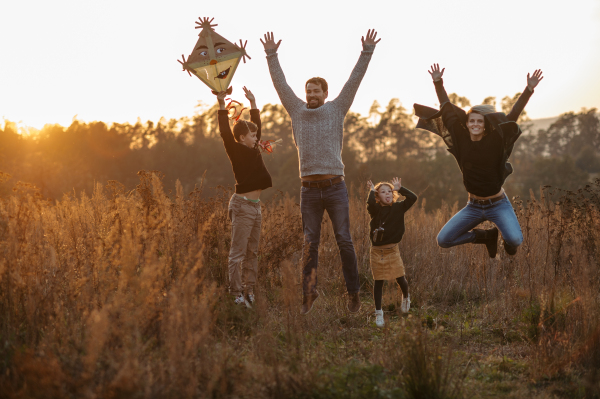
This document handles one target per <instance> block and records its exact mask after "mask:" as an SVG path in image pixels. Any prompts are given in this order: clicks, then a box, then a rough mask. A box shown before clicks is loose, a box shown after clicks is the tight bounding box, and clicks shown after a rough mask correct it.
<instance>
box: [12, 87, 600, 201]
mask: <svg viewBox="0 0 600 399" xmlns="http://www.w3.org/2000/svg"><path fill="white" fill-rule="evenodd" d="M519 94H520V93H517V94H515V95H514V96H512V97H510V96H507V97H504V98H503V99H501V100H500V101H499V104H498V106H497V109H501V110H503V111H504V112H508V110H510V108H511V107H512V105H513V104H514V102H515V101H516V100H517V98H518V96H519ZM450 99H451V101H452V102H453V103H455V104H457V105H459V106H461V107H467V106H469V105H471V104H470V101H469V100H468V99H467V98H465V97H461V96H459V95H457V94H455V93H453V94H451V95H450ZM496 102H497V100H496V98H494V97H488V98H486V99H485V100H484V103H487V104H493V105H497V104H496ZM217 109H218V106H217V105H216V104H215V105H214V106H212V107H210V108H206V107H205V108H203V109H200V110H199V111H198V112H197V113H196V114H195V115H194V116H192V117H183V118H180V119H171V120H166V119H164V118H161V119H160V120H159V121H158V122H156V123H155V122H152V121H148V122H146V123H142V122H141V121H138V122H137V123H135V124H128V123H127V124H119V123H114V124H111V125H108V124H106V123H104V122H89V123H84V122H81V121H78V120H74V121H73V122H72V123H71V125H70V126H68V127H63V126H60V125H46V126H44V127H43V128H42V129H41V130H40V131H38V132H36V133H35V134H23V132H21V131H19V128H18V127H17V125H16V124H15V123H12V122H10V121H5V123H4V126H3V127H2V126H1V125H0V172H2V173H3V174H2V176H1V177H0V195H3V196H5V195H8V194H9V193H10V192H11V190H13V187H14V186H15V185H16V184H17V182H26V183H29V184H31V185H34V186H35V187H36V188H37V190H39V193H40V195H42V196H43V197H44V198H49V199H60V198H61V197H62V196H63V195H65V194H74V193H75V194H79V193H80V192H82V191H85V192H86V193H88V194H90V193H91V192H92V191H93V189H94V185H95V184H96V183H102V184H105V183H106V182H107V181H111V180H115V181H117V182H119V183H121V184H123V186H124V188H125V189H126V190H132V189H134V188H135V187H136V185H137V184H138V181H139V179H138V176H137V172H138V171H140V170H156V171H160V172H161V173H163V174H164V184H165V187H167V188H170V189H173V190H174V187H175V181H176V180H179V181H180V182H181V183H182V185H183V187H184V191H186V192H191V191H192V190H193V189H194V187H197V186H199V185H201V184H202V185H203V187H204V193H205V195H211V192H213V189H215V188H217V187H219V186H224V187H233V185H234V183H235V180H234V178H233V173H232V171H231V166H230V164H229V160H228V159H227V155H226V154H225V150H224V148H223V144H222V141H221V138H220V135H219V131H218V126H217V117H216V115H217ZM242 117H243V118H246V119H249V115H247V114H246V113H245V114H244V115H243V116H242ZM261 118H262V123H263V139H279V138H282V139H283V143H282V144H281V145H279V146H277V147H276V148H275V149H274V152H273V153H272V154H264V155H263V158H264V160H265V164H266V165H267V167H268V169H269V171H270V172H271V175H272V177H273V186H274V188H273V189H269V190H266V191H265V192H264V194H263V196H262V198H264V199H265V200H268V199H269V198H271V197H272V196H273V195H275V194H276V193H277V192H278V191H281V192H283V193H288V194H289V195H290V196H293V197H295V198H299V188H300V184H299V177H298V176H299V171H298V156H297V152H296V148H295V146H294V142H293V137H292V130H291V120H290V118H289V116H288V114H287V112H286V111H285V109H284V108H283V107H282V106H281V105H279V104H267V105H265V106H264V107H263V108H262V110H261ZM518 122H519V124H520V125H521V127H522V129H523V131H524V134H523V135H522V136H521V138H520V139H519V141H518V142H517V145H516V146H515V149H514V151H513V155H512V156H511V159H510V161H511V162H512V164H513V166H514V169H515V173H514V174H513V175H511V176H510V177H509V178H508V179H507V181H506V185H505V188H506V190H507V192H508V194H509V195H510V196H511V197H512V196H516V195H518V196H521V197H528V196H529V192H530V190H534V191H535V192H537V191H538V190H539V188H540V186H544V185H551V186H555V187H560V188H563V189H568V190H576V189H577V188H579V187H582V186H584V185H585V184H586V183H587V182H589V181H591V180H593V179H594V178H596V177H598V176H599V173H600V119H599V116H598V113H597V110H596V109H595V108H592V109H582V110H581V111H579V112H567V113H564V114H562V115H560V117H559V118H558V119H557V120H556V121H555V122H554V123H553V124H552V125H551V126H550V127H548V128H547V129H543V130H539V131H533V129H532V124H531V123H530V120H529V118H528V117H527V114H526V113H525V112H524V113H523V114H522V115H521V117H520V120H519V121H518ZM344 130H345V132H344V150H343V162H344V164H345V166H346V169H345V173H346V179H347V180H348V182H349V183H350V185H351V186H353V187H354V189H355V190H356V189H364V187H365V186H364V184H363V183H365V182H366V180H367V179H372V180H373V181H380V180H389V179H391V178H392V177H393V176H399V177H401V178H402V184H403V185H405V186H407V187H409V188H410V189H411V190H413V191H415V192H416V193H418V194H419V196H420V197H421V198H424V199H425V201H426V208H427V209H435V208H437V207H439V206H440V205H441V203H442V201H446V202H448V203H451V204H452V203H454V202H455V201H459V202H463V201H465V200H466V193H465V190H464V187H463V186H462V181H461V174H460V172H459V170H458V168H457V165H456V162H455V160H454V158H452V156H451V155H450V154H448V153H447V151H446V150H445V147H444V145H443V142H442V141H441V139H439V138H438V137H437V136H435V135H433V134H431V133H429V132H426V131H422V130H418V129H415V120H414V117H413V115H412V111H411V110H409V109H406V108H405V107H404V106H403V105H402V103H401V102H400V101H399V100H398V99H392V100H391V101H390V102H389V103H388V104H387V105H386V106H381V105H380V104H379V103H378V102H377V101H375V102H374V103H373V105H372V107H371V109H370V111H369V114H368V115H360V114H358V113H352V112H350V113H348V115H347V116H346V119H345V122H344Z"/></svg>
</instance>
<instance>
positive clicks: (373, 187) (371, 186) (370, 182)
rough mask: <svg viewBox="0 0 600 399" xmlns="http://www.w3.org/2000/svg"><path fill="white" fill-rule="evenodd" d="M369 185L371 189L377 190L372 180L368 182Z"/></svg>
mask: <svg viewBox="0 0 600 399" xmlns="http://www.w3.org/2000/svg"><path fill="white" fill-rule="evenodd" d="M367 187H368V188H369V190H373V191H375V186H374V185H373V182H372V181H371V180H369V181H368V182H367Z"/></svg>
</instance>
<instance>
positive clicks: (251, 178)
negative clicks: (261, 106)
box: [218, 109, 272, 194]
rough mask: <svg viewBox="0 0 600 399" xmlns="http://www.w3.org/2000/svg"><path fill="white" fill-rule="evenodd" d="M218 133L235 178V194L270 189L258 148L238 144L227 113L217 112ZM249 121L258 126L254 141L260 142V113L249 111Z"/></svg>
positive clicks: (268, 177)
mask: <svg viewBox="0 0 600 399" xmlns="http://www.w3.org/2000/svg"><path fill="white" fill-rule="evenodd" d="M218 116H219V131H220V132H221V137H222V138H223V145H224V146H225V151H226V152H227V156H228V157H229V161H230V162H231V168H232V169H233V175H234V176H235V182H236V184H235V192H236V193H237V194H244V193H247V192H250V191H255V190H264V189H266V188H269V187H272V181H271V175H270V174H269V171H268V170H267V167H266V166H265V163H264V162H263V159H262V154H261V153H260V150H259V149H258V148H250V147H246V146H245V145H244V144H242V143H238V142H237V141H236V140H235V137H234V136H233V132H232V131H231V127H229V111H227V110H219V113H218ZM250 120H251V121H252V122H253V123H254V124H256V126H258V131H257V132H256V140H260V134H261V123H260V111H259V110H257V109H251V110H250ZM257 142H258V141H257Z"/></svg>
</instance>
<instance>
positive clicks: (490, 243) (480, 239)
mask: <svg viewBox="0 0 600 399" xmlns="http://www.w3.org/2000/svg"><path fill="white" fill-rule="evenodd" d="M473 232H474V233H475V241H473V244H485V247H486V248H487V251H488V255H490V258H495V257H496V253H497V252H498V229H497V228H496V227H494V228H491V229H489V230H483V229H473Z"/></svg>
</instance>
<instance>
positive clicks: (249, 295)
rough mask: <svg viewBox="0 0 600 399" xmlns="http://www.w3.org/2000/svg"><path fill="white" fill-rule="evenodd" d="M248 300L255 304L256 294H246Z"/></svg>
mask: <svg viewBox="0 0 600 399" xmlns="http://www.w3.org/2000/svg"><path fill="white" fill-rule="evenodd" d="M246 302H248V303H249V304H250V305H254V294H248V295H246Z"/></svg>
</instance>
